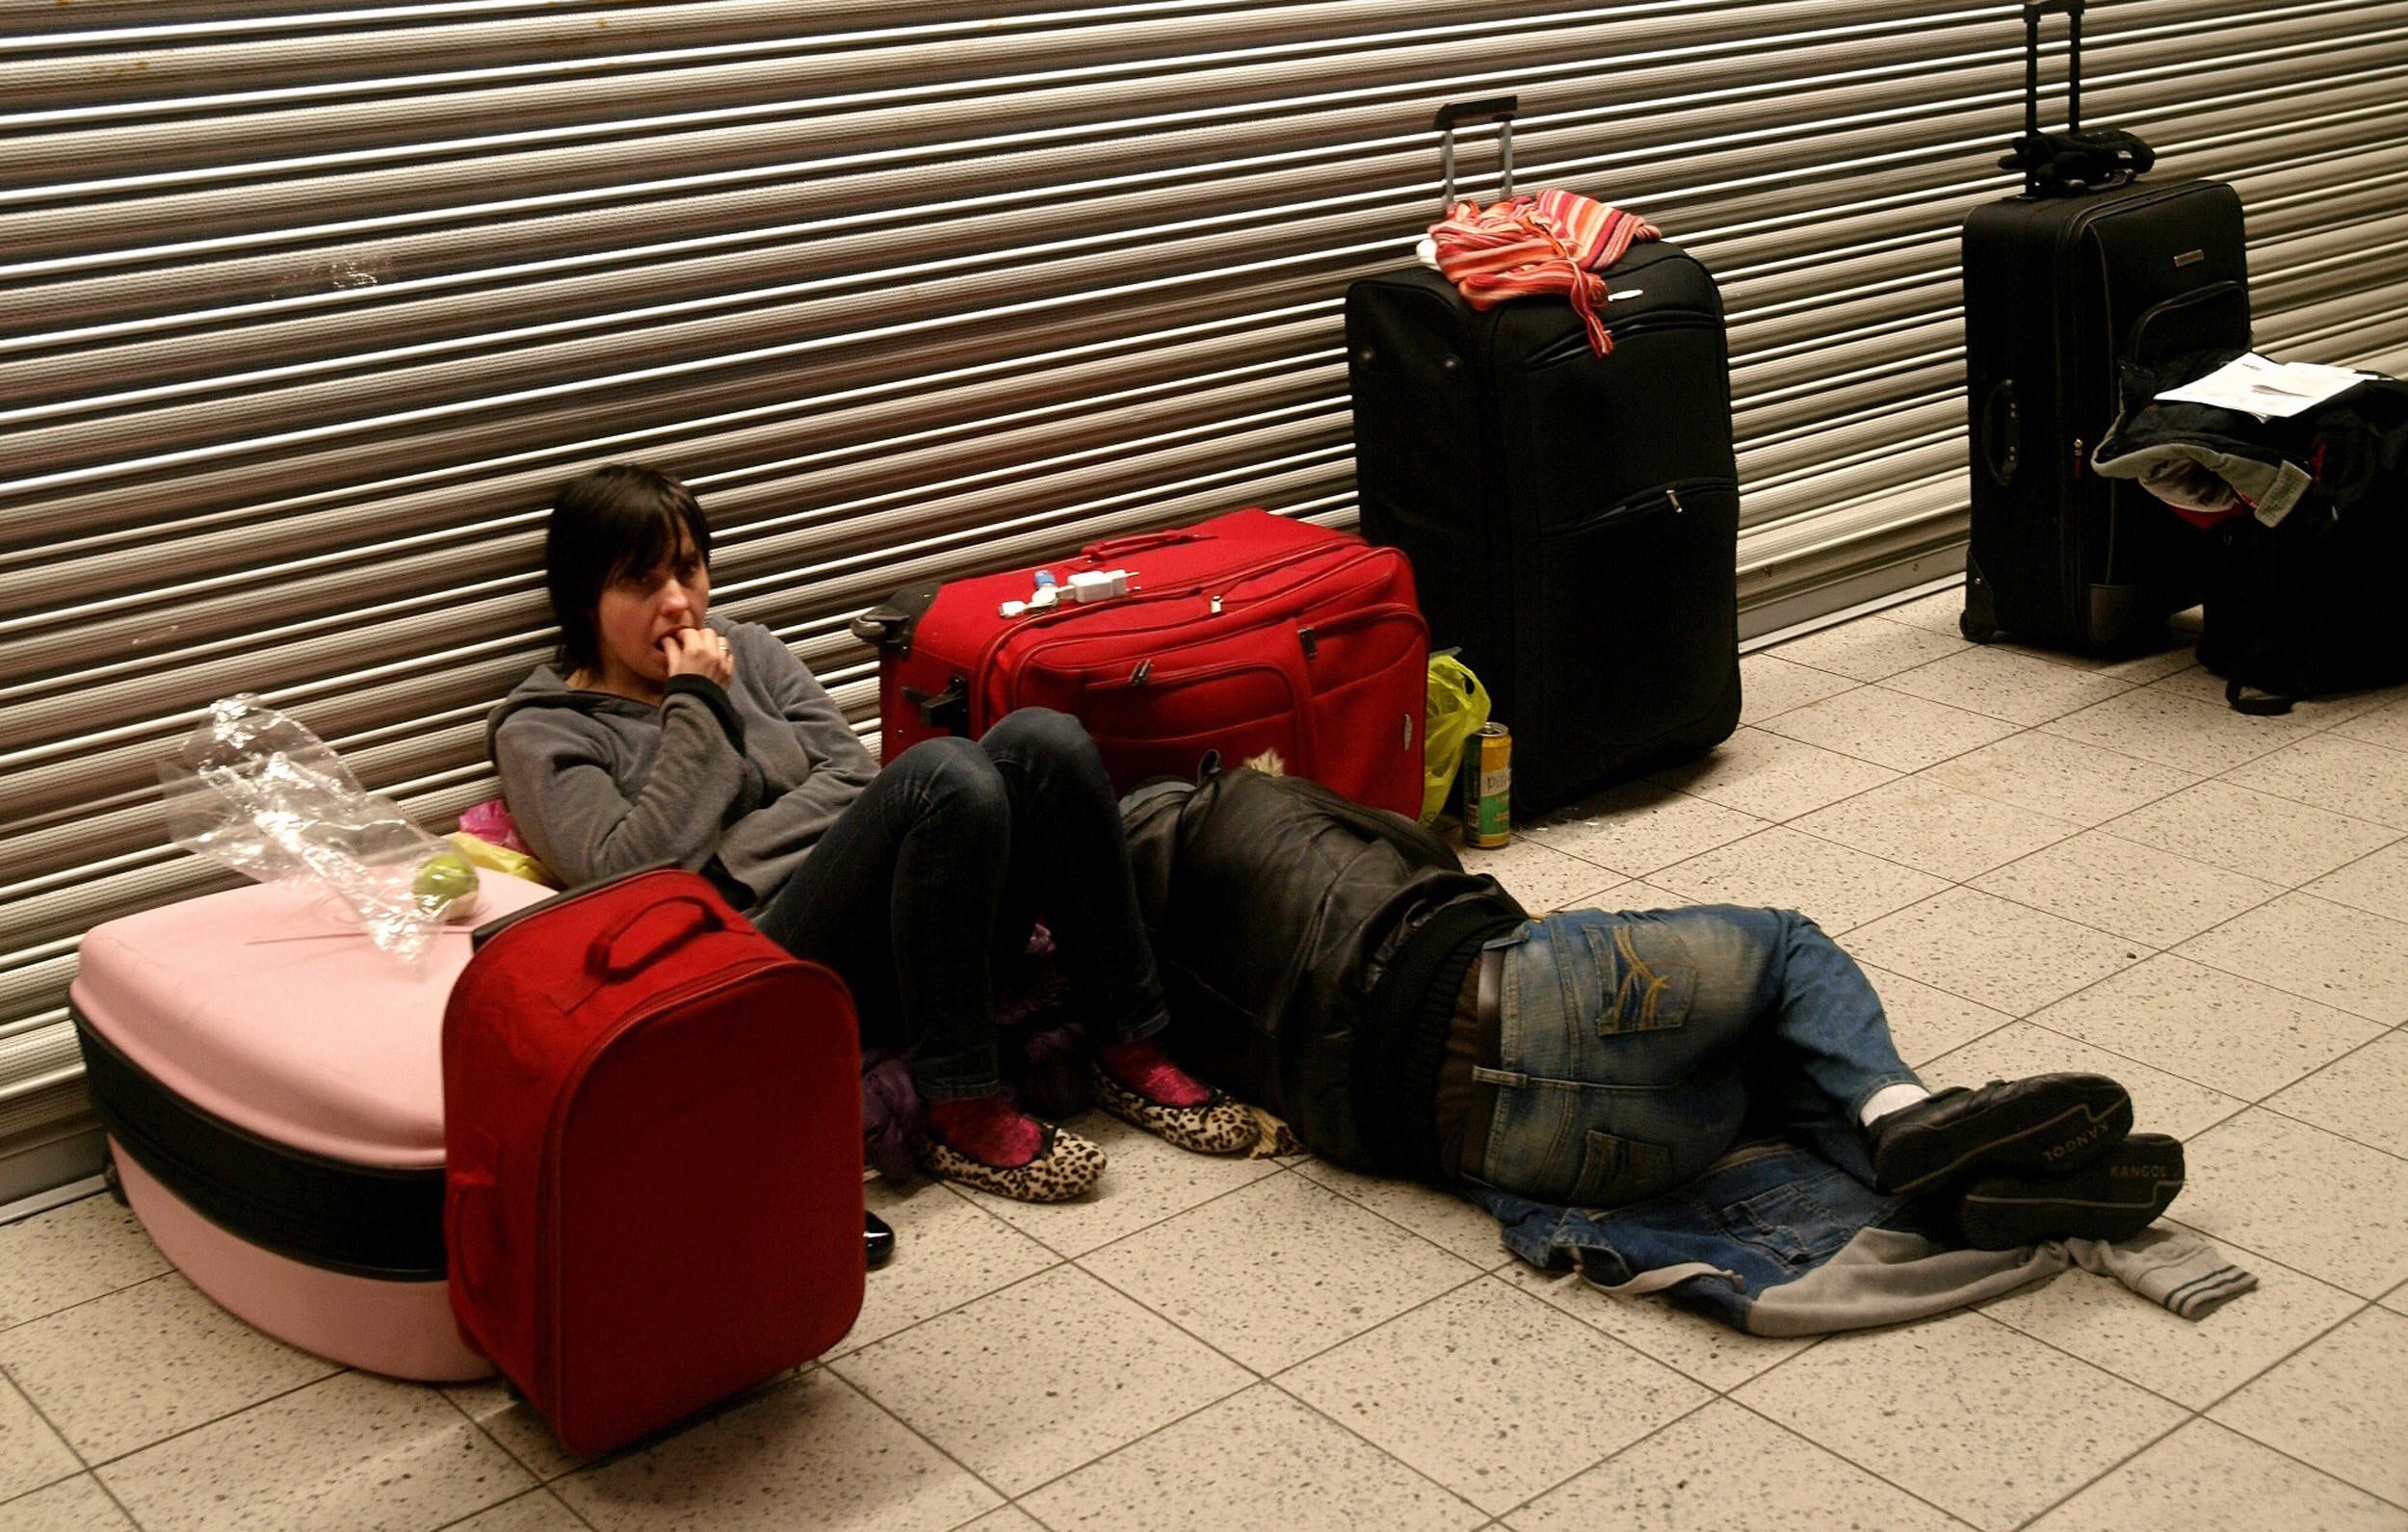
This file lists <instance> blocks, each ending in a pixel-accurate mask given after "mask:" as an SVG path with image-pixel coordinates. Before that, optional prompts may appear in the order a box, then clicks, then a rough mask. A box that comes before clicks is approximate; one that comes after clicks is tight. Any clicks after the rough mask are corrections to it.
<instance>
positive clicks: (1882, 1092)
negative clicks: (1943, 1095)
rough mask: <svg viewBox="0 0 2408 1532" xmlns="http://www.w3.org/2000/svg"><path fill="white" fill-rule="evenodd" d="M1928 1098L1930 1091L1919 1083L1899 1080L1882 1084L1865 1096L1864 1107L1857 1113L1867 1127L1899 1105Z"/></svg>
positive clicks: (1927, 1099) (1902, 1105)
mask: <svg viewBox="0 0 2408 1532" xmlns="http://www.w3.org/2000/svg"><path fill="white" fill-rule="evenodd" d="M1929 1100H1931V1092H1929V1091H1927V1090H1925V1089H1924V1088H1923V1087H1922V1086H1921V1085H1917V1084H1914V1083H1912V1082H1911V1081H1900V1082H1899V1083H1898V1084H1896V1085H1884V1086H1882V1087H1881V1088H1880V1089H1879V1090H1877V1091H1874V1092H1873V1093H1872V1094H1871V1096H1869V1097H1867V1098H1865V1109H1864V1110H1863V1111H1862V1112H1860V1113H1858V1114H1857V1115H1858V1116H1860V1117H1862V1118H1863V1119H1864V1122H1865V1126H1866V1127H1867V1128H1871V1126H1872V1125H1873V1124H1875V1123H1877V1122H1879V1121H1880V1120H1881V1119H1882V1118H1884V1117H1887V1116H1889V1115H1890V1114H1891V1113H1892V1112H1894V1111H1897V1110H1898V1109H1899V1108H1901V1107H1906V1106H1912V1105H1914V1104H1916V1103H1917V1102H1927V1101H1929Z"/></svg>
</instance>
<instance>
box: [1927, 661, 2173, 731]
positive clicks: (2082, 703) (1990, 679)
mask: <svg viewBox="0 0 2408 1532" xmlns="http://www.w3.org/2000/svg"><path fill="white" fill-rule="evenodd" d="M1881 685H1882V686H1884V687H1886V688H1889V689H1890V690H1892V691H1903V692H1905V693H1906V694H1907V695H1908V696H1913V697H1921V698H1923V699H1924V701H1925V702H1939V703H1945V704H1947V705H1948V706H1950V707H1951V708H1961V709H1963V710H1964V711H1965V712H1967V713H1978V714H1985V715H1986V716H1989V717H1993V718H2004V719H2006V720H2007V721H2008V722H2010V723H2020V724H2025V725H2030V724H2035V723H2046V722H2048V721H2049V720H2050V719H2051V718H2056V717H2062V716H2063V715H2065V714H2069V713H2076V712H2079V711H2081V709H2083V708H2087V707H2089V706H2091V705H2092V704H2094V703H2099V702H2105V701H2106V700H2107V698H2109V697H2112V696H2118V695H2120V694H2122V693H2123V692H2125V691H2128V690H2130V689H2131V688H2132V686H2133V683H2131V682H2129V681H2115V680H2110V679H2109V678H2107V677H2106V676H2101V675H2094V674H2092V673H2090V672H2088V671H2084V670H2075V669H2072V668H2069V667H2068V666H2065V665H2059V664H2051V663H2050V662H2048V661H2046V660H2035V659H2033V658H2031V657H2030V656H2029V655H2020V654H2017V653H2015V652H2014V651H2012V650H2007V649H1988V648H1978V647H1972V646H1968V647H1966V648H1962V649H1959V650H1958V651H1957V652H1956V653H1955V654H1952V655H1950V656H1947V657H1946V658H1945V659H1940V660H1934V661H1933V662H1931V663H1929V664H1927V665H1917V666H1916V667H1915V668H1914V669H1912V670H1901V671H1899V672H1898V674H1897V675H1894V676H1891V677H1889V678H1887V679H1886V680H1884V681H1883V682H1882V683H1881Z"/></svg>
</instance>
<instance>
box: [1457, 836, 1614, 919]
mask: <svg viewBox="0 0 2408 1532" xmlns="http://www.w3.org/2000/svg"><path fill="white" fill-rule="evenodd" d="M1456 854H1457V855H1458V856H1460V857H1461V858H1462V860H1463V866H1464V869H1465V870H1467V871H1472V872H1485V873H1487V874H1488V875H1489V876H1490V877H1493V878H1495V879H1496V880H1497V881H1498V882H1500V883H1502V884H1504V885H1505V891H1506V892H1507V893H1509V894H1511V895H1512V896H1514V897H1515V898H1517V899H1520V900H1521V901H1522V907H1523V908H1525V909H1530V910H1554V909H1561V908H1563V907H1565V906H1567V905H1575V904H1580V903H1583V902H1585V900H1586V898H1587V896H1589V895H1591V894H1594V893H1596V892H1598V891H1599V890H1601V889H1609V888H1611V887H1613V886H1614V885H1615V884H1617V883H1620V882H1622V881H1623V875H1622V874H1621V873H1619V872H1617V871H1615V870H1612V869H1611V868H1605V867H1599V866H1598V865H1597V864H1596V863H1594V862H1589V861H1584V860H1583V859H1582V858H1580V857H1577V856H1571V855H1568V854H1566V853H1565V852H1562V851H1559V850H1557V849H1556V847H1554V846H1552V845H1549V844H1546V843H1545V842H1543V841H1540V840H1538V839H1536V838H1535V837H1534V836H1532V835H1530V834H1528V833H1524V834H1518V835H1516V836H1514V838H1513V840H1512V843H1511V844H1507V845H1502V846H1499V847H1497V848H1496V849H1494V850H1482V849H1480V848H1479V847H1478V846H1465V847H1463V848H1461V849H1460V850H1459V851H1458V852H1457V853H1456Z"/></svg>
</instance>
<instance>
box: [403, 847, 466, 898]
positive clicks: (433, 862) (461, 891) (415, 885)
mask: <svg viewBox="0 0 2408 1532" xmlns="http://www.w3.org/2000/svg"><path fill="white" fill-rule="evenodd" d="M409 892H410V893H411V894H412V895H414V896H416V897H417V899H418V901H419V902H420V903H421V904H425V905H428V906H430V907H432V908H434V909H442V908H444V907H446V906H448V905H450V904H451V903H452V901H453V900H455V899H462V898H467V897H469V896H473V895H474V894H475V893H476V892H477V870H476V869H475V868H473V867H471V866H469V865H468V859H467V858H466V857H464V856H462V855H460V854H459V853H458V851H437V852H436V853H435V854H434V855H432V856H431V857H429V858H427V859H426V860H425V861H424V862H421V863H419V864H418V875H417V876H416V877H414V878H412V879H410V883H409Z"/></svg>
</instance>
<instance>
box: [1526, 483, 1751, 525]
mask: <svg viewBox="0 0 2408 1532" xmlns="http://www.w3.org/2000/svg"><path fill="white" fill-rule="evenodd" d="M1737 487H1738V486H1737V485H1736V483H1735V482H1734V481H1733V480H1728V479H1713V478H1707V479H1676V480H1673V481H1672V482H1671V483H1669V484H1666V485H1665V486H1664V487H1662V489H1651V490H1649V491H1648V492H1647V493H1645V494H1643V495H1634V496H1632V497H1631V498H1630V499H1628V500H1623V501H1616V502H1615V503H1614V504H1613V505H1610V506H1607V507H1606V508H1605V509H1603V510H1601V511H1598V512H1597V513H1596V514H1594V515H1591V516H1585V517H1583V518H1582V519H1581V520H1579V521H1574V522H1566V523H1564V524H1563V525H1561V526H1558V527H1550V528H1548V529H1547V530H1546V532H1545V535H1547V536H1549V537H1570V536H1575V535H1577V534H1579V533H1581V532H1594V531H1596V530H1597V529H1598V528H1600V527H1603V526H1605V525H1607V524H1608V523H1610V522H1616V521H1624V520H1627V519H1629V518H1631V517H1633V516H1639V515H1644V514H1645V513H1647V512H1648V511H1650V510H1653V509H1655V508H1656V507H1657V506H1667V505H1668V506H1671V507H1672V513H1673V514H1674V515H1676V516H1678V515H1684V514H1686V513H1687V512H1688V506H1685V505H1683V504H1682V503H1681V496H1682V494H1683V493H1684V492H1687V493H1688V495H1689V496H1690V498H1692V499H1694V498H1695V497H1696V496H1697V495H1698V494H1700V493H1701V492H1705V491H1711V490H1716V489H1736V488H1737Z"/></svg>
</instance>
